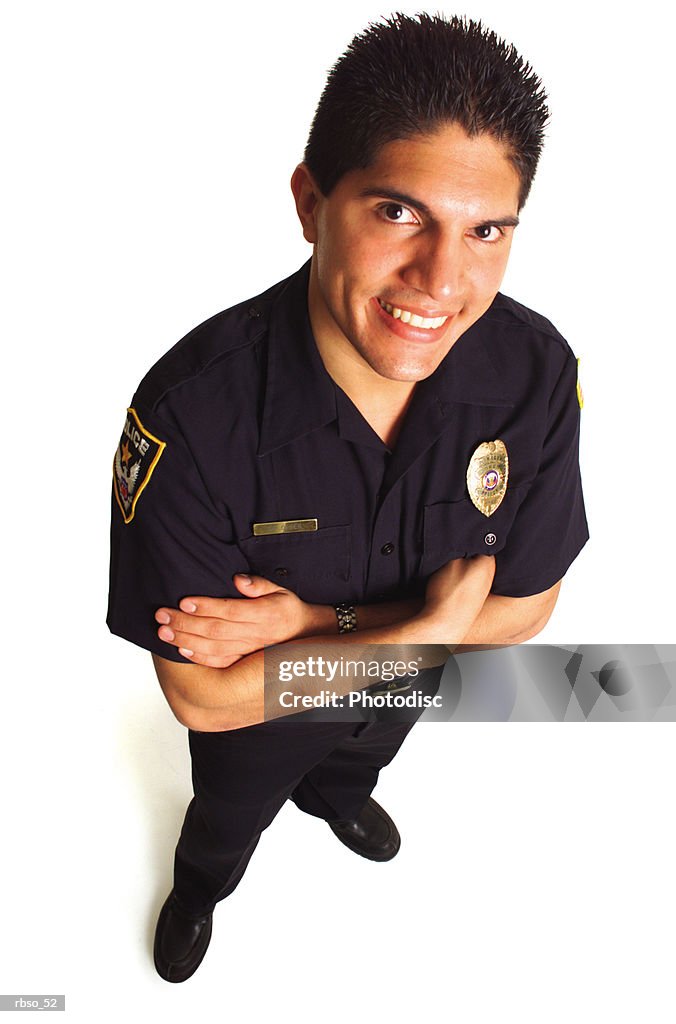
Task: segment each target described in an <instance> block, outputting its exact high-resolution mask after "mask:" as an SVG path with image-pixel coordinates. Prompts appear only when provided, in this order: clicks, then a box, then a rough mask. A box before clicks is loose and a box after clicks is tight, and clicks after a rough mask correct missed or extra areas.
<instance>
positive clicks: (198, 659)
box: [179, 648, 240, 668]
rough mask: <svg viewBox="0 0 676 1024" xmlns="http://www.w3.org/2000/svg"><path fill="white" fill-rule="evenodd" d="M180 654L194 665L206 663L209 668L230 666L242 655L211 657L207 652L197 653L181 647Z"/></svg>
mask: <svg viewBox="0 0 676 1024" xmlns="http://www.w3.org/2000/svg"><path fill="white" fill-rule="evenodd" d="M179 654H182V655H183V657H184V658H185V659H186V660H187V661H189V662H190V663H191V664H192V665H206V666H207V668H230V666H231V665H234V664H235V662H236V661H239V660H240V655H234V654H233V655H232V656H231V657H229V658H226V657H223V656H218V657H210V656H209V655H206V654H195V653H194V652H193V651H189V650H185V649H183V648H179Z"/></svg>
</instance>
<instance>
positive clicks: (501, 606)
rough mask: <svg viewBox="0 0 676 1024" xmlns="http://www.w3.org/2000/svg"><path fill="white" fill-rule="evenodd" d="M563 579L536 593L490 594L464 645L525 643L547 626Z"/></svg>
mask: <svg viewBox="0 0 676 1024" xmlns="http://www.w3.org/2000/svg"><path fill="white" fill-rule="evenodd" d="M559 588H560V583H557V584H556V585H555V586H553V587H552V588H551V589H550V590H547V591H545V592H544V593H542V594H535V595H533V596H532V597H502V596H501V595H499V594H489V595H488V597H487V598H486V600H485V602H484V605H483V607H482V609H481V611H480V612H479V614H478V615H477V617H476V618H475V620H474V622H473V623H472V625H471V627H470V629H469V631H468V633H467V635H466V636H465V637H464V639H463V641H462V646H463V647H465V646H469V647H480V646H508V645H511V644H519V643H523V642H524V641H525V640H530V639H531V638H532V637H534V636H537V634H538V633H539V632H540V630H542V629H544V627H545V626H546V625H547V622H548V621H549V618H550V616H551V614H552V611H553V610H554V605H555V604H556V600H557V597H558V594H559Z"/></svg>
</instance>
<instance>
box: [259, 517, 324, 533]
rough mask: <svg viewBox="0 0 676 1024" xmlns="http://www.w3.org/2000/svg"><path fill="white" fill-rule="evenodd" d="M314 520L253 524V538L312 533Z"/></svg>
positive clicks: (315, 523) (315, 522) (314, 524)
mask: <svg viewBox="0 0 676 1024" xmlns="http://www.w3.org/2000/svg"><path fill="white" fill-rule="evenodd" d="M316 529H317V520H316V519H280V521H279V522H278V523H254V524H253V535H254V537H270V536H272V535H273V534H276V533H314V532H315V530H316Z"/></svg>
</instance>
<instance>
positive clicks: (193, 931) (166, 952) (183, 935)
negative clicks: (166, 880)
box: [153, 889, 212, 981]
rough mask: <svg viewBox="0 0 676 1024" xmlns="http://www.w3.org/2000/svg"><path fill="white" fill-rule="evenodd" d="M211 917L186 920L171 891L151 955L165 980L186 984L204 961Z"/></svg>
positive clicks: (209, 934)
mask: <svg viewBox="0 0 676 1024" xmlns="http://www.w3.org/2000/svg"><path fill="white" fill-rule="evenodd" d="M211 920H212V915H211V914H207V915H206V917H197V918H195V917H188V916H187V915H186V914H185V913H184V912H183V911H182V910H181V909H180V907H179V906H178V904H177V902H176V897H175V896H174V890H173V889H172V890H171V892H170V893H169V895H168V897H167V899H166V901H165V904H164V906H163V907H162V909H161V910H160V916H159V917H158V919H157V928H156V930H155V946H154V949H153V956H154V959H155V967H156V968H157V973H158V974H159V976H160V977H161V978H164V980H165V981H185V980H186V978H189V977H190V975H191V974H194V973H195V971H196V970H197V968H198V967H199V965H200V964H201V963H202V960H203V959H204V954H205V953H206V951H207V949H208V947H209V940H210V939H211Z"/></svg>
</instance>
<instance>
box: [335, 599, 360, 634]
mask: <svg viewBox="0 0 676 1024" xmlns="http://www.w3.org/2000/svg"><path fill="white" fill-rule="evenodd" d="M335 609H336V617H337V619H338V632H339V633H354V631H355V629H356V628H357V612H356V609H355V607H354V605H352V604H337V605H335Z"/></svg>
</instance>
